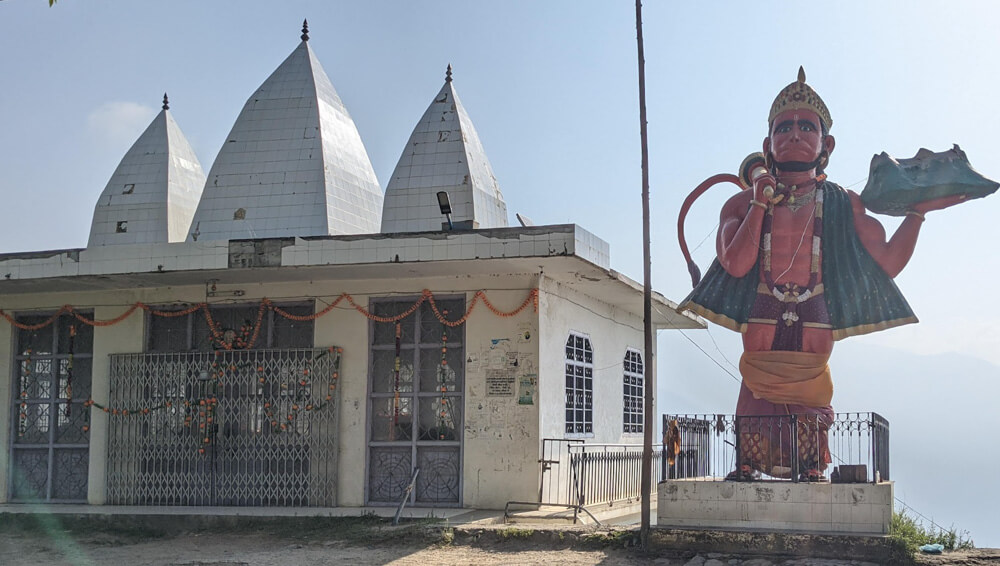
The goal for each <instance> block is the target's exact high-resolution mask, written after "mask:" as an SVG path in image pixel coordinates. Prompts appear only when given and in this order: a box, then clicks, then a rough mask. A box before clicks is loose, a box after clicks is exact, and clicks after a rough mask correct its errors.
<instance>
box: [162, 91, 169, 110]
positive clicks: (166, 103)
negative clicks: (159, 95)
mask: <svg viewBox="0 0 1000 566" xmlns="http://www.w3.org/2000/svg"><path fill="white" fill-rule="evenodd" d="M163 109H164V110H170V101H169V100H167V93H163Z"/></svg>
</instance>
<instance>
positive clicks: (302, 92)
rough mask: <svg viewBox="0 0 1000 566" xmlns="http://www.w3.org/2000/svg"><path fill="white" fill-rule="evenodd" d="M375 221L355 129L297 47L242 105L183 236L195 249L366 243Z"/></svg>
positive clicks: (312, 60)
mask: <svg viewBox="0 0 1000 566" xmlns="http://www.w3.org/2000/svg"><path fill="white" fill-rule="evenodd" d="M239 209H243V212H241V213H240V215H242V216H243V218H239V217H238V216H240V215H238V214H237V211H238V210H239ZM381 215H382V190H381V188H380V187H379V184H378V180H377V179H376V178H375V172H374V170H373V169H372V166H371V162H370V161H369V159H368V153H367V152H366V151H365V147H364V144H363V143H362V141H361V136H360V134H359V133H358V130H357V127H356V126H355V125H354V121H353V120H352V119H351V117H350V114H348V112H347V109H346V108H345V107H344V104H343V102H342V101H341V100H340V97H339V96H338V95H337V92H336V90H335V89H334V88H333V85H332V84H331V83H330V79H329V78H328V77H327V75H326V72H325V71H324V70H323V67H322V65H320V63H319V61H318V60H317V59H316V57H315V55H314V54H313V52H312V50H311V49H310V48H309V44H308V43H307V42H302V43H300V44H299V46H298V47H297V48H296V49H295V51H293V52H292V54H291V55H289V56H288V58H287V59H285V61H284V62H283V63H282V64H281V65H280V66H279V67H278V68H277V69H276V70H275V71H274V72H273V73H272V74H271V76H270V77H268V78H267V80H265V81H264V83H263V84H262V85H261V86H260V88H258V89H257V91H256V92H255V93H254V94H253V95H251V97H250V98H249V99H248V100H247V102H246V104H245V105H244V107H243V110H242V112H240V115H239V117H238V118H237V119H236V123H235V124H234V125H233V129H232V131H231V132H230V133H229V136H227V138H226V142H225V143H224V144H223V147H222V149H221V150H220V151H219V155H218V157H216V160H215V163H214V164H213V165H212V169H211V171H210V172H209V175H208V180H207V182H206V185H205V191H204V193H203V195H202V198H201V203H200V204H199V206H198V210H197V212H196V213H195V218H194V220H193V222H192V226H191V230H190V232H191V233H192V234H197V240H198V241H206V240H226V239H230V238H271V237H288V236H321V235H335V234H365V233H375V232H377V231H378V227H379V222H380V219H381ZM189 239H190V240H194V239H195V238H194V237H193V236H191V237H189Z"/></svg>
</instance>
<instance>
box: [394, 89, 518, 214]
mask: <svg viewBox="0 0 1000 566" xmlns="http://www.w3.org/2000/svg"><path fill="white" fill-rule="evenodd" d="M438 191H447V192H448V196H449V199H450V201H451V207H452V215H451V216H452V221H454V222H461V221H467V220H473V221H475V222H476V223H477V225H478V227H479V228H501V227H506V226H507V204H506V203H505V202H504V199H503V194H502V193H501V192H500V186H499V184H498V183H497V180H496V177H495V176H494V175H493V168H492V166H491V165H490V162H489V159H487V157H486V152H485V150H484V149H483V146H482V143H480V141H479V134H478V133H477V132H476V128H475V126H473V124H472V120H471V119H470V118H469V115H468V113H467V112H466V110H465V107H464V106H463V105H462V102H461V100H459V98H458V93H457V92H456V91H455V87H454V83H453V82H452V81H450V80H449V81H445V83H444V86H443V87H441V90H440V92H438V94H437V96H435V97H434V100H433V101H432V102H431V104H430V106H429V107H428V108H427V110H426V111H425V112H424V115H423V117H421V119H420V121H419V122H418V123H417V125H416V127H415V128H414V129H413V133H412V134H411V135H410V139H409V141H407V143H406V147H405V148H404V149H403V154H402V156H400V158H399V162H398V163H397V165H396V169H395V170H394V171H393V173H392V177H391V178H390V179H389V183H388V185H387V186H386V192H385V208H384V209H383V212H382V232H384V233H397V232H418V231H420V232H423V231H439V230H441V223H442V222H445V217H444V216H443V215H442V214H441V211H440V209H439V207H438V203H437V196H436V195H437V193H438Z"/></svg>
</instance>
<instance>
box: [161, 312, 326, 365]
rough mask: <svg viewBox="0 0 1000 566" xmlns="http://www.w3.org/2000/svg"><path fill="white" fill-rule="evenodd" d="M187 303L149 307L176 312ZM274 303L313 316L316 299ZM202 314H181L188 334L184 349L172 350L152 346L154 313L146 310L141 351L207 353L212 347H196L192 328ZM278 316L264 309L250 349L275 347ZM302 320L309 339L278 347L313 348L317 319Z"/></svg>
mask: <svg viewBox="0 0 1000 566" xmlns="http://www.w3.org/2000/svg"><path fill="white" fill-rule="evenodd" d="M190 306H191V305H188V304H183V305H177V304H171V305H164V306H154V307H152V310H158V311H172V310H177V311H179V310H184V309H185V308H190ZM274 306H276V307H278V308H281V309H286V310H287V309H289V308H293V307H304V308H306V309H307V310H308V311H309V313H308V314H309V315H312V314H314V313H315V312H316V302H315V301H314V300H302V301H288V302H282V303H274ZM208 308H209V309H211V310H213V311H215V312H217V311H220V310H234V309H253V310H256V309H258V308H260V303H259V302H257V303H254V302H250V301H247V302H239V303H216V304H211V305H209V306H208ZM214 314H215V313H214V312H213V316H214ZM204 316H205V315H204V313H203V312H202V311H201V309H198V310H196V311H194V312H192V313H188V314H186V315H184V316H183V317H181V318H182V319H183V320H184V321H185V324H186V331H185V332H186V333H187V336H186V338H185V344H186V346H185V348H184V349H182V350H175V349H154V348H153V319H154V318H155V317H156V315H154V314H152V313H150V312H148V311H147V312H146V316H145V320H144V324H143V329H144V336H143V341H142V348H143V350H142V351H143V352H146V353H164V354H166V353H185V352H206V351H211V350H203V349H198V348H197V347H196V345H197V341H196V338H195V328H196V323H195V317H204ZM278 318H281V315H279V314H277V313H275V312H274V310H273V309H266V310H265V312H264V319H263V320H262V321H261V324H262V325H263V326H264V330H265V331H264V332H262V333H261V335H260V336H258V338H257V342H256V343H255V344H254V347H253V348H251V349H253V350H260V349H275V347H274V345H273V343H274V323H275V321H276V320H277V319H278ZM305 323H308V324H310V325H312V332H311V336H310V338H309V340H308V344H301V345H294V346H285V347H284V348H280V349H286V348H292V349H294V348H313V347H315V344H316V322H315V320H310V321H306V322H305ZM221 349H223V348H222V347H220V346H216V347H213V348H212V350H221ZM233 349H242V348H237V347H234V348H233Z"/></svg>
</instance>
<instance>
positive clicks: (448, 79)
mask: <svg viewBox="0 0 1000 566" xmlns="http://www.w3.org/2000/svg"><path fill="white" fill-rule="evenodd" d="M444 82H446V83H450V82H451V63H448V70H447V71H445V73H444Z"/></svg>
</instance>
